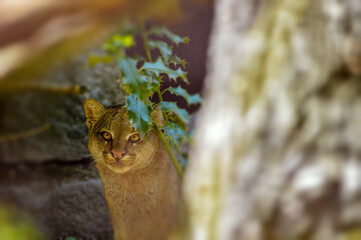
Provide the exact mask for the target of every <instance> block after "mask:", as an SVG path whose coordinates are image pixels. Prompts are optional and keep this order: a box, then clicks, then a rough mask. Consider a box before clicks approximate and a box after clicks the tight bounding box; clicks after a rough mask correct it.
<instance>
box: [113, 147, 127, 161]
mask: <svg viewBox="0 0 361 240" xmlns="http://www.w3.org/2000/svg"><path fill="white" fill-rule="evenodd" d="M110 154H111V155H112V156H113V158H115V160H118V161H119V160H120V159H122V158H123V157H124V156H125V154H126V152H125V151H124V150H121V151H116V150H114V149H113V150H111V151H110Z"/></svg>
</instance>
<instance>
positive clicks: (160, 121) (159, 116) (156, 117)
mask: <svg viewBox="0 0 361 240" xmlns="http://www.w3.org/2000/svg"><path fill="white" fill-rule="evenodd" d="M151 117H152V119H153V121H154V122H155V124H157V126H158V127H161V126H164V118H163V112H162V110H161V109H160V108H159V107H156V108H154V110H153V112H152V113H151Z"/></svg>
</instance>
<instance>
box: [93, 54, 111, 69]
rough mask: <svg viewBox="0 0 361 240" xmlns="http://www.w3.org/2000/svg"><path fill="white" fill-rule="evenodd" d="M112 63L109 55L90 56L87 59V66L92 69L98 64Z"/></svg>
mask: <svg viewBox="0 0 361 240" xmlns="http://www.w3.org/2000/svg"><path fill="white" fill-rule="evenodd" d="M112 61H113V58H112V57H111V56H109V55H106V56H95V55H93V56H90V57H89V58H88V65H89V66H90V67H93V66H94V65H96V64H98V63H111V62H112Z"/></svg>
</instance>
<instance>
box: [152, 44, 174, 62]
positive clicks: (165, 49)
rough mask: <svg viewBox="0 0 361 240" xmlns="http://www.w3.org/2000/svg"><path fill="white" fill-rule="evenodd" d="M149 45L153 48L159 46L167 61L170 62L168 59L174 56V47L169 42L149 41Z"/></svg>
mask: <svg viewBox="0 0 361 240" xmlns="http://www.w3.org/2000/svg"><path fill="white" fill-rule="evenodd" d="M149 46H150V47H151V48H152V49H155V48H158V49H159V51H160V54H161V55H162V57H163V58H164V60H165V61H167V62H168V59H169V58H170V56H172V47H171V46H168V44H167V43H165V42H162V41H149Z"/></svg>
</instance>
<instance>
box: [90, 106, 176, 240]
mask: <svg viewBox="0 0 361 240" xmlns="http://www.w3.org/2000/svg"><path fill="white" fill-rule="evenodd" d="M84 109H85V115H86V117H87V126H88V129H89V141H88V147H89V151H90V153H91V154H92V156H93V158H94V160H95V163H96V167H97V169H98V170H99V173H100V176H101V178H102V181H103V186H104V192H105V197H106V200H107V204H108V208H109V212H110V216H111V220H112V224H113V228H114V236H115V240H120V239H122V240H142V239H144V240H145V239H157V240H162V239H168V237H169V235H170V233H171V232H172V231H173V229H174V228H175V225H176V220H177V215H178V206H179V202H180V182H179V179H178V176H177V174H176V172H175V170H174V168H173V166H172V165H171V163H170V161H169V159H168V155H167V153H166V151H165V149H164V147H163V146H162V143H161V142H160V140H159V139H158V137H157V135H156V134H155V132H154V131H151V132H150V133H149V134H148V137H147V138H146V139H144V138H143V139H142V138H141V139H140V140H139V141H138V142H136V143H131V142H130V141H129V140H128V139H127V138H128V137H129V135H132V134H134V133H136V132H135V130H134V128H132V127H131V125H130V124H129V122H128V117H127V114H126V109H125V108H122V107H116V108H108V109H105V108H103V106H102V105H101V104H100V103H98V102H97V101H95V100H93V99H88V100H87V101H86V102H85V104H84ZM103 131H107V132H110V133H111V134H112V135H113V139H112V141H108V142H107V141H105V140H104V139H103V138H102V136H101V135H102V134H101V132H103ZM112 149H113V151H114V150H117V151H125V152H126V155H125V156H124V157H123V158H122V159H121V160H120V161H119V162H120V163H119V162H117V161H116V160H115V159H114V158H113V157H112V155H111V153H110V151H111V150H112Z"/></svg>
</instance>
